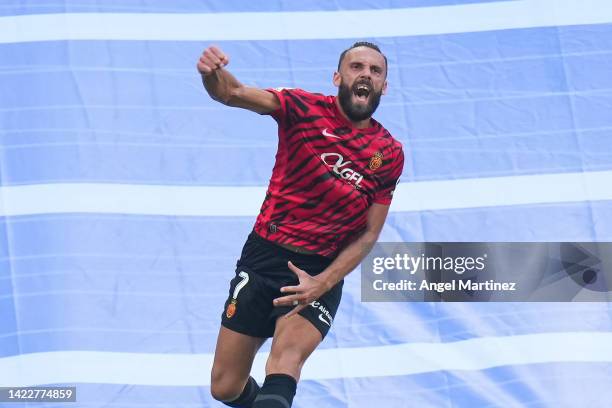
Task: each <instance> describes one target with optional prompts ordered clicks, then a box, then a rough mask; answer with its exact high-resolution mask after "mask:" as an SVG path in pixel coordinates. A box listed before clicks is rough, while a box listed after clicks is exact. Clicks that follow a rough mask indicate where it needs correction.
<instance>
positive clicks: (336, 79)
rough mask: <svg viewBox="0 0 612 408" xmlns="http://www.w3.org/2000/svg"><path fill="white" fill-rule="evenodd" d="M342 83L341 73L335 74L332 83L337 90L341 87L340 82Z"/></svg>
mask: <svg viewBox="0 0 612 408" xmlns="http://www.w3.org/2000/svg"><path fill="white" fill-rule="evenodd" d="M341 81H342V77H341V76H340V73H339V72H334V77H333V79H332V82H333V83H334V86H335V87H336V88H337V87H339V86H340V82H341Z"/></svg>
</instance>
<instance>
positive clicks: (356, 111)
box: [338, 80, 382, 122]
mask: <svg viewBox="0 0 612 408" xmlns="http://www.w3.org/2000/svg"><path fill="white" fill-rule="evenodd" d="M363 83H365V84H368V85H369V86H370V89H371V92H370V94H369V95H368V100H367V103H353V100H352V96H353V95H355V92H356V90H357V86H358V85H359V84H363ZM381 95H382V89H381V90H380V91H375V90H374V88H373V86H372V83H371V82H369V81H355V83H354V84H353V86H352V87H350V88H349V86H348V85H346V84H345V83H344V80H341V81H340V86H339V87H338V101H339V102H340V106H342V110H344V113H346V116H348V118H349V119H350V120H351V121H353V122H360V121H362V120H365V119H368V118H370V117H372V114H373V113H374V112H375V111H376V108H378V104H379V103H380V97H381Z"/></svg>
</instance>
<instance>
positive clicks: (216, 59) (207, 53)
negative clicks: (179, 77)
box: [197, 47, 229, 76]
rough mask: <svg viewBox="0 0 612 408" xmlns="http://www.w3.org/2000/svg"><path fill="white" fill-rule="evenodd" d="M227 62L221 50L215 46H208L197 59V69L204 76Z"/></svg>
mask: <svg viewBox="0 0 612 408" xmlns="http://www.w3.org/2000/svg"><path fill="white" fill-rule="evenodd" d="M227 64H229V59H228V58H227V55H225V53H224V52H223V51H221V50H220V49H219V48H217V47H208V48H207V49H206V50H204V52H203V53H202V56H200V60H199V61H198V65H197V67H198V71H199V72H200V74H202V75H204V76H206V75H210V74H212V73H214V72H215V71H216V70H218V69H221V68H223V67H224V66H226V65H227Z"/></svg>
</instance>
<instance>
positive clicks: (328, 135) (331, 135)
mask: <svg viewBox="0 0 612 408" xmlns="http://www.w3.org/2000/svg"><path fill="white" fill-rule="evenodd" d="M323 136H327V137H335V138H336V139H342V138H341V137H340V136H336V135H334V134H333V133H329V132H328V131H327V128H325V129H323Z"/></svg>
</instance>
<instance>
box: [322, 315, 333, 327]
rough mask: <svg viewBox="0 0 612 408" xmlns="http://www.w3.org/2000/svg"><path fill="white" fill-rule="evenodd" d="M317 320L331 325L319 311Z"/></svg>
mask: <svg viewBox="0 0 612 408" xmlns="http://www.w3.org/2000/svg"><path fill="white" fill-rule="evenodd" d="M319 320H320V321H322V322H323V323H325V324H326V325H328V326H329V327H331V324H329V322H328V321H327V320H325V318H324V317H323V313H319Z"/></svg>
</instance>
